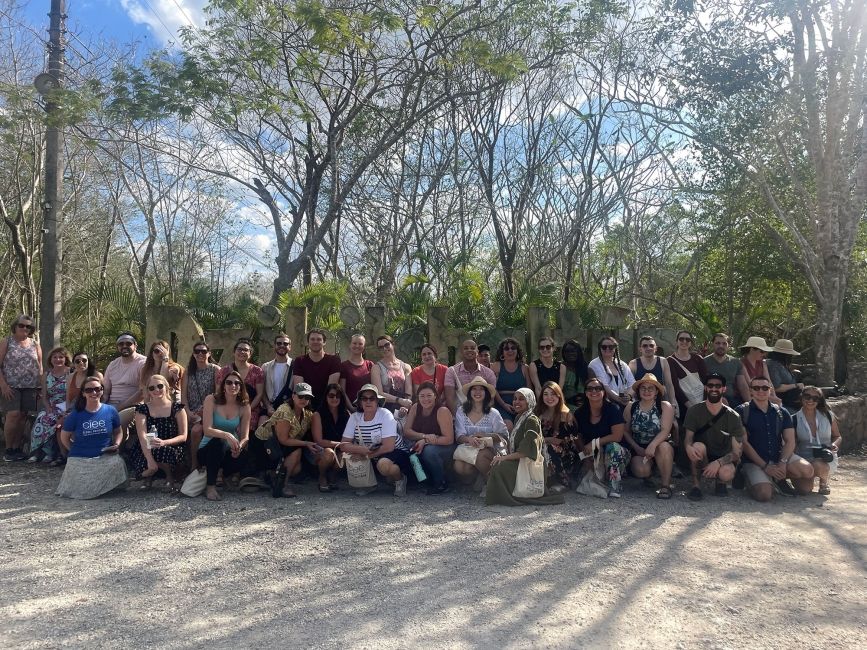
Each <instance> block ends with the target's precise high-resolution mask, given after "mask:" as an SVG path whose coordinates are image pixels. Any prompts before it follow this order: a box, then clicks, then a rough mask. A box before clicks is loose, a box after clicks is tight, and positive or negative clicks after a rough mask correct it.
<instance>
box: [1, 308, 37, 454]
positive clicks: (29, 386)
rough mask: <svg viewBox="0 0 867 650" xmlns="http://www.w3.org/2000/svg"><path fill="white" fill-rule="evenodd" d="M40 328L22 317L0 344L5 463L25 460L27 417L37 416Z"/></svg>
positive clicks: (13, 324)
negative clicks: (36, 333)
mask: <svg viewBox="0 0 867 650" xmlns="http://www.w3.org/2000/svg"><path fill="white" fill-rule="evenodd" d="M35 330H36V327H35V326H34V325H33V319H32V318H30V316H27V315H25V314H21V315H20V316H19V317H18V318H16V319H15V320H14V321H13V323H12V335H11V336H7V337H6V338H5V339H3V340H2V341H0V411H3V412H4V413H5V414H6V421H5V424H4V427H3V434H4V438H5V440H6V453H5V455H4V456H3V459H4V460H7V461H13V460H24V459H25V458H27V454H25V453H24V452H23V451H22V450H21V447H22V443H23V442H24V426H25V425H26V423H27V415H28V414H29V413H35V412H36V407H37V402H38V401H39V384H40V383H41V381H42V348H40V347H39V344H38V343H37V342H36V341H34V340H33V332H34V331H35Z"/></svg>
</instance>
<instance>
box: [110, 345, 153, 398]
mask: <svg viewBox="0 0 867 650" xmlns="http://www.w3.org/2000/svg"><path fill="white" fill-rule="evenodd" d="M130 358H131V359H132V361H125V360H124V358H123V357H118V358H117V359H114V360H113V361H112V362H111V363H109V364H108V367H106V369H105V379H106V381H107V382H108V383H109V384H111V395H109V399H108V403H109V404H111V405H112V406H119V405H120V404H125V403H126V402H127V401H128V400H129V399H130V398H131V397H132V396H133V395H135V393H137V392H138V390H139V386H140V384H141V371H142V368H144V365H145V363H146V362H147V360H148V358H147V357H146V356H145V355H143V354H139V353H138V352H135V353H133V355H132V357H130Z"/></svg>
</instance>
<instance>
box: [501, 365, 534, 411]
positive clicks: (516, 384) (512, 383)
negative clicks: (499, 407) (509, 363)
mask: <svg viewBox="0 0 867 650" xmlns="http://www.w3.org/2000/svg"><path fill="white" fill-rule="evenodd" d="M526 385H527V382H526V381H525V380H524V372H523V370H522V369H521V364H520V363H519V364H518V365H517V366H516V367H515V370H514V371H513V372H509V371H508V370H506V365H505V364H503V365H501V366H500V372H499V374H497V392H499V393H500V397H501V398H502V399H503V401H504V402H505V403H506V404H511V403H512V394H511V393H514V392H515V391H516V390H518V389H519V388H524V387H525V386H526ZM503 391H511V393H509V394H507V395H503Z"/></svg>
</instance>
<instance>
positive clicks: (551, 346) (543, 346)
mask: <svg viewBox="0 0 867 650" xmlns="http://www.w3.org/2000/svg"><path fill="white" fill-rule="evenodd" d="M553 347H554V346H553V345H540V346H539V349H540V350H550V349H551V348H553Z"/></svg>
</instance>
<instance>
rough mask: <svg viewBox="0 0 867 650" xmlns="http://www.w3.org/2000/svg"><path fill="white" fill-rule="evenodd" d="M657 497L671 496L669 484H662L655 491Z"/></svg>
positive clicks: (668, 497) (666, 497) (667, 497)
mask: <svg viewBox="0 0 867 650" xmlns="http://www.w3.org/2000/svg"><path fill="white" fill-rule="evenodd" d="M656 498H657V499H670V498H671V486H670V485H663V486H662V487H661V488H659V489H658V490H657V491H656Z"/></svg>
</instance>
